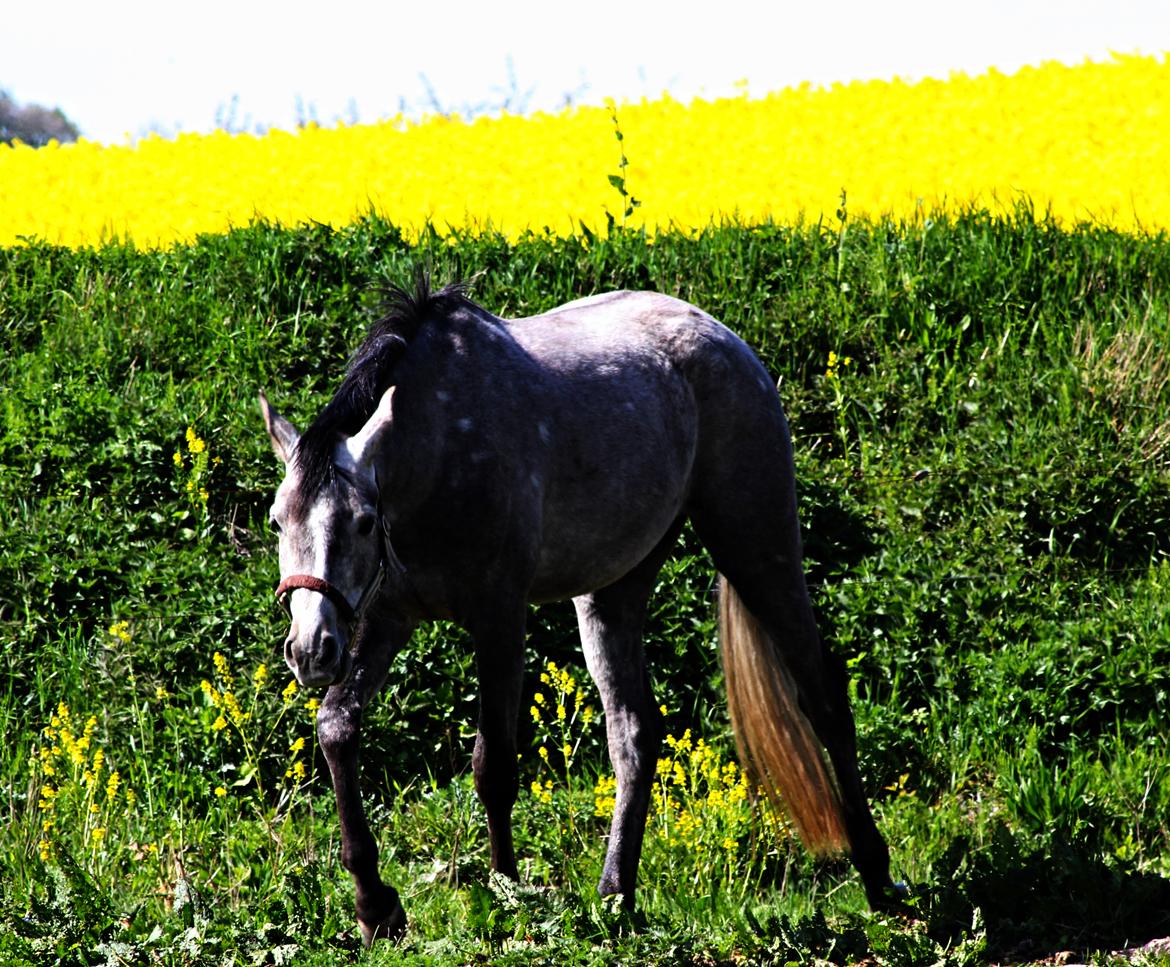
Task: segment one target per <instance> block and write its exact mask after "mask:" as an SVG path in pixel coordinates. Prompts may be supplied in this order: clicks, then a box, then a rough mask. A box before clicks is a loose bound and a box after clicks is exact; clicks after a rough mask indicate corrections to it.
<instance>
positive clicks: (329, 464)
mask: <svg viewBox="0 0 1170 967" xmlns="http://www.w3.org/2000/svg"><path fill="white" fill-rule="evenodd" d="M466 291H467V290H466V285H465V284H464V283H462V282H455V283H452V284H450V285H446V286H444V287H443V288H442V289H440V290H439V291H437V292H435V291H432V289H431V284H430V280H429V279H428V278H427V276H426V275H425V274H424V273H422V272H420V273H419V274H418V275H417V276H416V277H415V281H414V291H413V292H409V291H407V290H406V289H404V288H402V287H400V286H397V285H394V286H389V287H388V288H387V289H386V293H385V301H384V303H383V307H382V315H381V316H380V317H379V318H378V319H377V320H376V321H375V322H373V323H372V324H371V326H370V329H369V332H367V333H366V338H365V339H364V340H362V344H361V345H360V346H358V348H357V351H356V352H355V353H354V354H353V356H351V357H350V360H349V365H348V366H347V367H346V372H345V378H344V379H342V381H341V385H340V386H338V387H337V391H336V392H335V393H334V394H333V399H331V400H330V401H329V402H328V403H327V404H326V405H325V408H324V409H323V410H321V412H320V413H319V414H317V418H316V419H315V420H313V422H312V423H310V424H309V426H308V428H307V429H306V430H305V432H304V433H303V434H302V435H301V438H300V441H299V442H298V443H297V449H296V456H295V460H296V462H297V468H298V470H299V471H300V475H301V479H300V486H299V487H298V493H297V497H296V498H294V499H298V500H299V502H301V504H302V506H304V505H306V504H308V503H311V502H312V501H313V500H314V499H315V498H316V497H317V496H318V495H319V494H320V493H321V492H322V491H323V490H324V489H325V488H327V487H328V486H329V485H330V484H332V482H333V480H334V479H335V477H336V474H337V468H336V467H335V466H334V464H333V451H334V448H335V447H336V445H337V442H338V440H339V439H340V438H341V437H343V436H352V435H353V434H355V433H357V432H358V430H360V429H361V428H362V427H363V426H364V425H365V423H366V421H367V420H368V419H369V418H370V417H371V416H372V415H373V413H374V410H375V409H377V406H378V402H379V400H381V398H382V394H383V393H385V392H386V390H387V389H388V388H389V387H390V386H391V385H393V374H394V366H395V364H396V363H397V362H398V361H399V360H400V359H401V358H402V357H403V355H404V354H405V353H406V351H407V349H408V348H409V346H410V343H411V340H413V339H414V337H415V336H416V335H417V334H418V331H419V329H420V328H422V326H423V324H424V323H426V322H429V321H433V320H435V319H436V318H442V317H443V316H446V315H447V314H449V313H450V312H451V311H452V310H454V309H455V308H456V307H458V306H460V305H462V304H464V303H465V302H466V301H467V296H466Z"/></svg>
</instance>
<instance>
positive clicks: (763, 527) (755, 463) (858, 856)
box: [692, 449, 894, 907]
mask: <svg viewBox="0 0 1170 967" xmlns="http://www.w3.org/2000/svg"><path fill="white" fill-rule="evenodd" d="M726 469H728V471H729V472H731V470H732V469H734V470H735V471H736V472H734V474H733V475H732V476H728V477H723V479H722V481H721V482H717V485H716V486H710V484H711V481H707V482H706V483H707V484H708V485H707V486H705V487H704V488H703V491H705V494H706V495H707V496H708V499H706V500H703V499H702V497H703V494H702V493H700V494H699V495H698V496H699V498H700V499H699V501H697V502H696V506H695V507H694V508H693V511H692V519H693V521H694V524H695V529H696V531H697V532H698V534H699V537H700V538H701V539H702V541H703V543H704V544H705V545H706V546H707V548H708V549H709V550H710V551H711V554H712V557H713V558H714V560H715V566H716V567H717V568H718V569H719V571H720V572H721V573H722V574H723V575H724V577H726V578H727V580H728V581H729V582H730V583H731V585H732V587H733V588H734V589H735V591H736V592H737V593H738V595H739V597H740V598H741V599H742V601H743V603H744V604H745V605H746V607H747V609H748V610H749V611H750V612H751V613H752V614H753V615H754V616H755V618H756V619H757V620H758V621H759V622H760V624H761V625H762V627H763V629H764V630H765V631H766V632H767V635H768V636H769V637H770V638H771V639H772V642H773V644H774V645H775V647H776V649H777V651H778V654H779V657H780V658H781V660H782V663H783V665H784V667H785V668H786V669H787V671H788V673H789V674H790V675H791V678H792V681H793V682H794V684H795V686H796V692H797V698H798V701H799V705H800V709H801V711H802V712H803V713H804V715H805V717H806V718H807V719H808V721H809V723H810V724H811V726H812V729H813V731H814V732H815V734H816V737H817V739H818V740H819V741H820V743H821V744H822V745H823V746H824V747H825V749H826V751H827V752H828V754H829V759H830V762H831V763H832V766H833V771H834V773H835V775H836V778H837V785H838V788H839V790H840V798H841V807H842V814H843V815H842V818H843V820H844V826H845V831H846V834H847V836H848V839H849V848H850V855H851V859H852V861H853V865H854V866H855V867H856V869H857V871H858V873H859V874H860V875H861V878H862V882H863V883H864V885H865V889H866V894H867V897H868V899H869V901H870V904H871V906H874V907H882V906H888V905H889V904H890V903H891V902H892V900H893V899H894V897H893V893H892V884H891V881H890V875H889V863H890V861H889V849H888V847H887V845H886V842H885V840H884V839H883V838H882V835H881V833H880V832H879V831H878V829H877V826H876V824H875V823H874V820H873V816H872V814H871V812H870V809H869V804H868V802H867V800H866V796H865V792H864V789H863V787H862V782H861V775H860V771H859V769H858V764H857V740H856V731H855V725H854V721H853V714H852V712H851V710H850V707H849V697H848V688H847V677H846V673H845V664H844V662H843V661H842V660H841V659H840V658H839V657H838V656H837V655H835V654H834V653H833V652H832V651H831V650H830V649H828V648H827V647H825V646H824V644H823V643H822V641H821V638H820V635H819V633H818V631H817V627H816V619H815V617H814V615H813V610H812V605H811V603H810V601H809V597H808V591H807V588H806V585H805V579H804V571H803V563H802V554H801V547H800V530H799V525H798V523H797V518H796V502H795V493H794V490H793V485H792V483H791V480H792V476H791V463H790V462H789V460H788V455H787V453H786V452H784V450H783V449H781V450H780V452H779V453H778V454H773V455H771V458H770V459H769V457H768V456H763V457H761V455H760V454H759V453H756V454H755V455H754V456H753V459H752V460H751V462H750V466H747V465H741V466H740V467H738V468H726ZM733 481H734V483H733ZM728 494H734V495H735V496H734V498H733V499H730V500H729V499H727V495H728Z"/></svg>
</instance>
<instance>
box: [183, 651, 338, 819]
mask: <svg viewBox="0 0 1170 967" xmlns="http://www.w3.org/2000/svg"><path fill="white" fill-rule="evenodd" d="M211 661H212V664H213V665H214V668H215V671H214V674H213V675H212V679H211V680H208V679H204V680H203V681H202V682H200V688H201V690H202V692H203V695H204V697H205V699H206V702H207V704H208V705H210V707H211V709H212V710H213V711H214V712H215V713H216V714H215V718H214V720H212V721H210V722H208V727H209V728H210V730H211V731H212V732H213V733H214V734H216V735H223V736H224V737H225V742H224V743H223V746H222V749H223V752H224V753H225V754H227V753H229V752H230V753H232V754H233V755H234V756H238V757H239V758H240V761H237V762H233V761H230V760H229V759H225V761H224V762H223V765H222V768H223V769H228V770H234V771H238V772H239V774H240V779H239V780H238V781H236V782H235V783H234V785H233V788H236V787H239V788H240V789H245V788H247V787H248V786H249V785H250V784H252V783H255V785H254V786H253V787H252V788H253V789H255V790H256V791H258V792H261V793H262V786H263V777H264V775H265V774H267V775H272V774H275V775H278V776H279V775H283V778H284V779H285V780H291V785H292V791H295V790H296V788H298V787H299V786H300V784H301V783H303V782H305V780H306V779H307V778H308V775H309V764H310V762H311V756H306V753H305V749H306V745H307V740H306V738H305V737H304V736H293V737H291V738H285V739H282V738H281V735H282V732H281V722H282V721H283V720H284V718H285V716H286V715H292V714H295V712H296V710H297V709H298V708H300V709H303V710H304V712H305V713H306V714H307V715H308V717H309V718H310V719H311V718H312V717H313V716H314V715H315V714H316V711H317V709H319V708H320V707H321V703H320V701H318V700H317V699H316V698H309V699H307V700H305V701H304V702H303V703H301V702H300V691H299V689H298V688H297V683H296V682H295V681H294V680H292V679H290V680H289V682H288V683H287V684H286V685H285V686H284V687H283V688H282V689H281V690H280V692H279V698H278V697H277V693H276V692H275V690H273V689H272V688H271V687H270V683H271V682H272V673H271V672H270V671H269V668H268V665H267V664H266V663H265V662H260V663H259V664H258V665H257V666H256V667H255V669H254V670H253V671H252V673H251V676H250V678H249V676H247V675H245V674H243V673H241V674H237V673H236V672H235V671H233V669H232V667H231V664H230V662H229V661H228V659H227V657H226V656H225V655H224V654H223V653H222V652H219V651H217V652H215V653H214V654H213V655H212V656H211ZM237 682H239V683H240V686H239V687H238V686H237ZM249 684H250V687H248V686H249ZM302 722H303V720H302ZM283 734H284V735H285V736H287V735H288V733H287V732H284V733H283ZM281 741H285V742H288V745H287V746H286V747H285V748H286V749H287V752H286V753H278V752H276V751H275V749H274V748H273V746H274V743H276V742H281ZM229 791H230V790H229V789H228V788H226V787H225V786H223V785H216V786H214V787H213V788H212V793H213V794H214V795H215V796H216V797H217V798H219V799H222V798H224V797H225V796H227V795H228V794H229ZM283 796H284V798H283V799H282V802H288V801H289V799H290V797H289V791H288V790H286V792H285V793H284V794H283Z"/></svg>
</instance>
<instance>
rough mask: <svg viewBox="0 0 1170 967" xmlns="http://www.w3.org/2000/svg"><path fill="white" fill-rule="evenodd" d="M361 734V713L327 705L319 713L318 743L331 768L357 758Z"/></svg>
mask: <svg viewBox="0 0 1170 967" xmlns="http://www.w3.org/2000/svg"><path fill="white" fill-rule="evenodd" d="M360 734H361V713H360V712H354V711H352V710H348V709H344V708H341V707H339V706H331V705H328V704H326V705H323V706H322V707H321V710H320V711H319V712H318V713H317V742H318V744H319V745H320V746H321V752H322V753H323V754H324V755H325V759H326V761H327V762H329V764H330V766H331V767H332V765H333V763H335V762H339V761H342V760H344V759H346V758H347V757H351V756H352V757H356V756H357V750H358V739H359V736H360Z"/></svg>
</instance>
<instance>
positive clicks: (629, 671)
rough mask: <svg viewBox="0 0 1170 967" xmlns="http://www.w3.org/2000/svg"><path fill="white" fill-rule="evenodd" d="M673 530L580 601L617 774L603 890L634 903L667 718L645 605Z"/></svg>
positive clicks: (587, 647) (584, 638)
mask: <svg viewBox="0 0 1170 967" xmlns="http://www.w3.org/2000/svg"><path fill="white" fill-rule="evenodd" d="M677 534H678V531H677V529H674V530H672V531H671V532H670V533H669V534H668V535H667V536H666V538H664V539H663V541H662V542H661V543H660V544H659V546H658V548H657V549H656V550H655V551H654V552H653V553H652V554H651V555H650V556H649V557H648V558H647V559H646V560H644V561H643V562H642V563H641V564H640V565H638V567H636V568H635V569H634V570H633V571H631V572H630V573H629V574H627V575H626V576H625V577H624V578H622V579H621V580H619V581H617V582H616V583H614V584H611V585H610V586H609V587H606V588H603V589H602V590H600V591H595V592H593V593H592V594H586V595H582V596H580V597H578V598H574V599H573V606H574V607H575V608H576V609H577V623H578V626H579V628H580V631H581V644H582V647H583V649H584V652H585V664H586V665H587V666H588V668H589V674H590V675H591V676H592V677H593V681H594V682H595V683H596V685H597V689H598V691H599V692H600V694H601V702H602V705H603V706H604V707H605V730H606V738H607V739H608V742H609V759H610V762H611V763H612V765H613V770H614V775H615V777H616V779H617V794H616V797H615V806H614V814H613V822H612V823H611V825H610V834H609V846H608V848H607V849H606V853H605V866H604V868H603V869H602V873H601V881H600V882H599V883H598V885H597V892H598V893H600V894H601V895H602V896H611V895H613V894H615V893H616V894H621V896H622V902H623V904H624V905H625V906H626V907H627V908H632V907H633V906H634V888H635V881H636V879H637V875H638V861H639V858H640V857H641V854H642V838H643V836H644V834H645V829H646V815H647V812H648V811H649V808H650V794H651V789H652V786H653V783H654V771H655V769H656V767H657V764H658V750H659V747H660V745H661V742H662V716H661V713H660V712H659V711H658V707H657V706H656V705H655V703H654V694H653V691H652V690H651V686H650V677H649V675H648V674H647V672H646V660H645V655H644V653H643V648H642V627H643V624H644V622H645V617H646V602H647V600H648V599H649V597H650V592H651V590H652V589H653V587H654V580H655V576H656V575H657V573H658V569H659V568H660V567H661V565H662V561H663V560H664V559H665V557H666V555H667V553H668V552H669V550H670V548H671V547H672V546H673V544H674V541H675V539H676V537H677Z"/></svg>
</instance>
